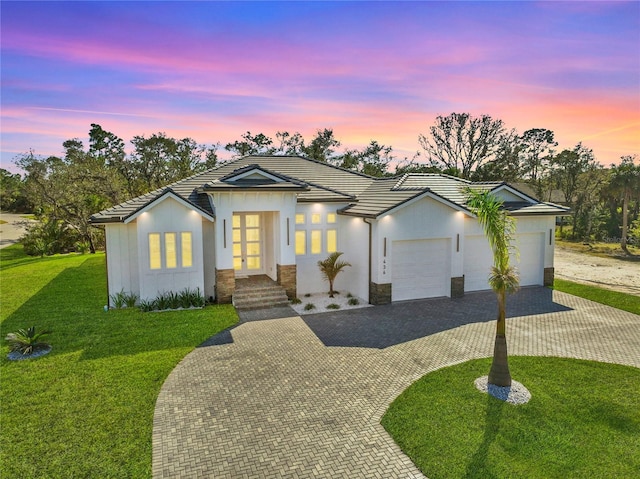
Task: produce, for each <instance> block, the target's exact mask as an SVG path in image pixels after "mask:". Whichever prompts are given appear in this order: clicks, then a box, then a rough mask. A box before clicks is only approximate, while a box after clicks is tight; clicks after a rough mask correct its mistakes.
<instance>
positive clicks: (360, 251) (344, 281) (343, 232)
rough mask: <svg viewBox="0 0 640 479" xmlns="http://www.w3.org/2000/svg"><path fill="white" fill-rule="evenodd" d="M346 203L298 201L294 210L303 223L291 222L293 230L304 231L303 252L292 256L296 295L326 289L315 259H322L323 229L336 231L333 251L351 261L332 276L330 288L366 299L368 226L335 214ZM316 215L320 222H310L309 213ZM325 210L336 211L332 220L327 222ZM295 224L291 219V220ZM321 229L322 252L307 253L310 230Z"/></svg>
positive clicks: (327, 285)
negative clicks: (304, 249)
mask: <svg viewBox="0 0 640 479" xmlns="http://www.w3.org/2000/svg"><path fill="white" fill-rule="evenodd" d="M344 206H346V204H344V203H299V204H298V205H297V207H296V213H301V214H304V215H305V218H306V223H305V224H304V225H295V224H294V225H293V226H294V230H295V229H297V230H305V231H306V232H307V233H306V234H307V252H306V254H305V255H297V256H296V265H297V267H296V271H297V286H298V296H302V295H304V294H307V293H320V292H324V291H328V290H329V284H328V283H327V282H326V281H325V280H324V279H323V278H322V275H321V274H320V269H319V268H318V261H322V260H324V259H325V258H326V257H327V256H328V255H329V253H327V251H326V247H327V245H326V231H327V230H328V229H335V230H336V232H337V245H336V246H337V250H338V251H341V252H342V253H344V254H343V255H342V256H341V259H342V260H344V261H347V262H349V263H351V266H350V267H347V268H345V269H344V270H343V272H342V273H340V274H339V275H338V277H337V278H336V281H335V284H334V288H335V289H336V290H337V291H341V292H349V293H351V294H354V295H356V296H360V297H361V298H365V299H366V298H368V295H369V289H368V261H369V260H368V258H369V256H368V248H369V246H368V242H369V236H368V226H367V225H366V224H364V222H363V221H362V219H361V218H352V217H349V216H341V215H338V214H337V210H338V209H340V208H342V207H344ZM314 213H317V214H320V217H321V223H320V224H317V225H316V224H312V223H311V215H312V214H314ZM328 213H333V214H336V223H327V221H326V218H327V214H328ZM294 223H295V219H294ZM312 230H320V231H322V252H321V253H319V254H312V253H311V231H312Z"/></svg>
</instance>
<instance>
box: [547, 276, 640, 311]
mask: <svg viewBox="0 0 640 479" xmlns="http://www.w3.org/2000/svg"><path fill="white" fill-rule="evenodd" d="M553 289H557V290H558V291H562V292H564V293H568V294H572V295H574V296H579V297H581V298H585V299H588V300H590V301H595V302H596V303H601V304H606V305H607V306H611V307H613V308H618V309H621V310H623V311H628V312H630V313H634V314H640V296H634V295H632V294H627V293H619V292H617V291H611V290H609V289H603V288H598V287H596V286H588V285H584V284H579V283H574V282H572V281H565V280H563V279H555V280H554V282H553Z"/></svg>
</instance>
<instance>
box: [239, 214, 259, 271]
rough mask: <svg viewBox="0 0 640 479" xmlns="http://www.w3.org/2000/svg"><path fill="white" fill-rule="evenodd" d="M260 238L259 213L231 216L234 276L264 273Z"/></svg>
mask: <svg viewBox="0 0 640 479" xmlns="http://www.w3.org/2000/svg"><path fill="white" fill-rule="evenodd" d="M262 236H263V233H262V217H261V215H260V213H236V214H234V215H233V269H234V270H235V272H236V276H245V275H249V274H262V273H263V272H264V266H263V260H262V250H263V241H262Z"/></svg>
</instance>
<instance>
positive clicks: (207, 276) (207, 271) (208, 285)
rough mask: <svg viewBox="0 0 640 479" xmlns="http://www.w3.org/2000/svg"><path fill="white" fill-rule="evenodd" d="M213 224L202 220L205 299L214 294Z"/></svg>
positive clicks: (214, 249)
mask: <svg viewBox="0 0 640 479" xmlns="http://www.w3.org/2000/svg"><path fill="white" fill-rule="evenodd" d="M215 241H216V240H215V223H212V222H211V221H209V220H207V219H205V218H203V219H202V257H203V261H204V294H205V298H207V299H208V298H210V297H215V294H216V244H215Z"/></svg>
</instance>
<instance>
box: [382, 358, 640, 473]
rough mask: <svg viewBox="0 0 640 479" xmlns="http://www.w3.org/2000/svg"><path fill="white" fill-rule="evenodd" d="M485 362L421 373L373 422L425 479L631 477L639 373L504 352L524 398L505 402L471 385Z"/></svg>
mask: <svg viewBox="0 0 640 479" xmlns="http://www.w3.org/2000/svg"><path fill="white" fill-rule="evenodd" d="M489 366H490V359H481V360H474V361H469V362H466V363H463V364H459V365H456V366H452V367H449V368H445V369H441V370H438V371H435V372H433V373H430V374H427V375H426V376H424V377H422V378H421V379H419V380H418V381H416V382H415V383H414V384H413V385H412V386H410V387H409V388H408V389H406V390H405V391H404V392H403V393H402V394H401V395H400V396H399V397H398V398H397V399H396V400H395V401H394V402H393V403H392V404H391V406H390V407H389V409H388V410H387V412H386V414H385V415H384V417H383V418H382V425H383V426H384V427H385V429H386V430H387V431H388V432H389V433H390V434H391V435H392V436H393V438H394V439H395V441H396V442H397V443H398V444H399V445H400V447H401V448H402V450H403V451H404V452H405V453H406V454H407V455H408V456H409V457H410V458H411V459H412V460H413V461H414V463H415V464H416V465H417V466H418V467H419V468H420V470H421V471H422V472H423V473H424V474H425V475H426V476H427V477H429V478H430V479H441V478H461V477H465V478H482V479H486V478H507V477H509V478H531V477H536V478H537V477H540V478H562V479H565V478H591V477H598V478H627V477H628V478H631V477H638V471H640V369H637V368H632V367H628V366H620V365H615V364H604V363H597V362H591V361H579V360H572V359H560V358H546V357H512V358H510V366H511V373H512V375H513V377H514V379H515V380H517V381H520V382H521V383H523V384H524V385H525V386H526V387H527V388H528V389H529V391H531V394H532V399H531V401H530V402H529V403H527V404H525V405H519V406H514V405H511V404H508V403H505V402H503V401H500V400H498V399H495V398H493V397H491V396H489V395H488V394H482V393H480V392H479V391H478V390H476V388H475V386H474V384H473V381H474V380H475V379H476V378H478V377H480V376H484V375H486V374H487V372H488V371H489Z"/></svg>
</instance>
